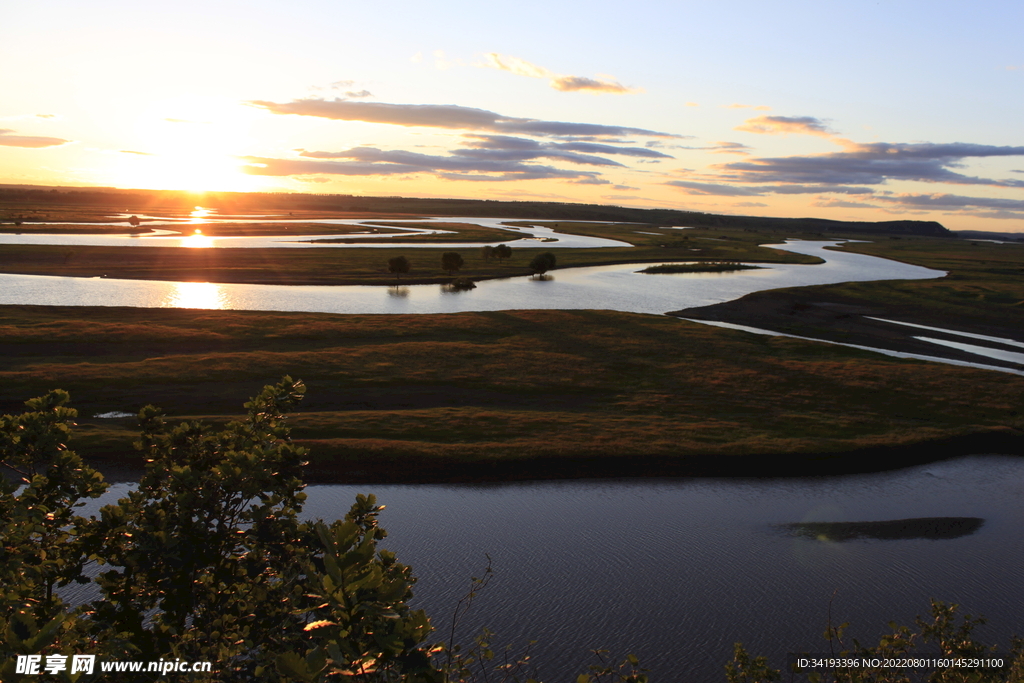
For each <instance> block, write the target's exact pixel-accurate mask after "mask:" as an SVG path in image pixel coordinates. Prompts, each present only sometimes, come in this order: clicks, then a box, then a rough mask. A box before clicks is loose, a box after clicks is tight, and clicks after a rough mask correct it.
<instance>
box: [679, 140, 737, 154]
mask: <svg viewBox="0 0 1024 683" xmlns="http://www.w3.org/2000/svg"><path fill="white" fill-rule="evenodd" d="M675 148H676V149H692V150H698V151H701V152H711V153H712V154H750V152H749V151H747V150H749V149H752V148H751V147H749V146H747V145H744V144H741V143H739V142H724V141H723V142H716V143H714V144H712V145H706V146H704V147H683V146H682V145H675Z"/></svg>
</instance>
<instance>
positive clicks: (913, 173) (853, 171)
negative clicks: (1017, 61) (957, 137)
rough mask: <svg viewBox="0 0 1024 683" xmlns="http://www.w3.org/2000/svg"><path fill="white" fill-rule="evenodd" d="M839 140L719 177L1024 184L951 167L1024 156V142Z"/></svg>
mask: <svg viewBox="0 0 1024 683" xmlns="http://www.w3.org/2000/svg"><path fill="white" fill-rule="evenodd" d="M839 142H840V144H842V145H843V146H844V148H845V151H843V152H833V153H830V154H816V155H809V156H792V157H770V158H763V159H752V160H750V161H741V162H731V163H728V164H720V165H718V166H716V167H715V170H716V171H717V172H718V175H717V179H718V180H719V181H725V182H738V183H789V184H797V185H815V184H817V185H881V184H883V183H885V182H887V181H889V180H914V181H920V182H928V183H951V184H957V185H991V186H994V187H1024V180H996V179H989V178H978V177H974V176H967V175H964V174H961V173H957V172H955V171H952V170H950V169H952V168H958V167H961V166H962V165H963V160H964V159H967V158H984V157H1001V156H1024V147H1006V146H1004V147H997V146H993V145H977V144H969V143H962V142H956V143H950V144H935V143H930V142H923V143H887V142H878V143H868V144H859V143H853V142H850V141H849V140H840V141H839Z"/></svg>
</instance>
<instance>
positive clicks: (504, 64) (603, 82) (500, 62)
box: [482, 52, 641, 95]
mask: <svg viewBox="0 0 1024 683" xmlns="http://www.w3.org/2000/svg"><path fill="white" fill-rule="evenodd" d="M482 66H485V67H488V68H491V69H498V70H499V71H507V72H509V73H513V74H516V75H518V76H527V77H529V78H546V79H548V82H549V83H548V84H549V85H550V86H551V87H552V88H554V89H555V90H559V91H561V92H580V91H584V92H593V93H612V94H617V95H623V94H626V93H634V92H641V91H640V90H639V89H637V88H627V87H626V86H624V85H622V84H621V83H619V82H618V81H616V80H614V79H612V78H587V77H585V76H566V75H561V74H556V73H555V72H553V71H551V70H550V69H547V68H545V67H543V66H538V65H537V64H532V63H530V62H528V61H526V60H525V59H520V58H519V57H512V56H509V55H500V54H498V53H497V52H488V53H487V54H486V55H484V64H483V65H482Z"/></svg>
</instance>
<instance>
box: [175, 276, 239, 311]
mask: <svg viewBox="0 0 1024 683" xmlns="http://www.w3.org/2000/svg"><path fill="white" fill-rule="evenodd" d="M170 284H172V285H173V289H172V290H171V291H170V292H169V293H168V295H167V297H166V298H165V299H164V302H163V303H162V304H161V306H160V307H161V308H205V309H224V308H227V301H228V296H227V292H225V291H224V288H223V287H222V286H221V285H218V284H216V283H213V282H174V283H170Z"/></svg>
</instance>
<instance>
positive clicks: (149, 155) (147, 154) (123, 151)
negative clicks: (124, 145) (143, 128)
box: [120, 149, 153, 157]
mask: <svg viewBox="0 0 1024 683" xmlns="http://www.w3.org/2000/svg"><path fill="white" fill-rule="evenodd" d="M120 152H121V154H138V155H140V156H144V157H151V156H153V154H151V153H149V152H136V151H135V150H133V149H122V150H120Z"/></svg>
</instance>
